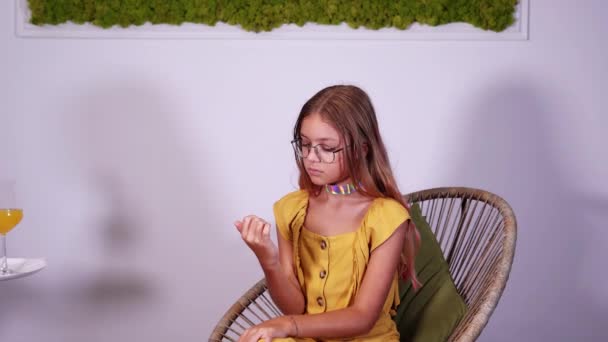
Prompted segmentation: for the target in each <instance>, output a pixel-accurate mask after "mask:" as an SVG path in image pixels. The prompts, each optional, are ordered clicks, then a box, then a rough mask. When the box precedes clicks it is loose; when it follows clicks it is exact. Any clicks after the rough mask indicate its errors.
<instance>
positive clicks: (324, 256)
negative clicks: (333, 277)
mask: <svg viewBox="0 0 608 342" xmlns="http://www.w3.org/2000/svg"><path fill="white" fill-rule="evenodd" d="M319 247H320V248H321V250H322V252H321V258H320V260H319V261H320V266H321V269H320V271H319V278H320V279H321V280H320V283H321V286H320V290H321V293H320V294H319V296H318V297H317V305H319V307H321V308H322V310H323V311H326V302H325V298H324V296H323V294H324V293H325V284H326V282H327V279H326V276H327V267H328V266H329V249H328V247H329V245H328V242H327V241H326V240H325V239H322V240H321V241H320V242H319Z"/></svg>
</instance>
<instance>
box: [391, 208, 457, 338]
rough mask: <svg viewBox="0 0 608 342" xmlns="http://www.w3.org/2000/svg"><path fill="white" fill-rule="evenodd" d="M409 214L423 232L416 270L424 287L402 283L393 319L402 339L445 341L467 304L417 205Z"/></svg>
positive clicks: (421, 233)
mask: <svg viewBox="0 0 608 342" xmlns="http://www.w3.org/2000/svg"><path fill="white" fill-rule="evenodd" d="M410 215H411V217H412V221H413V222H414V224H415V225H416V227H417V228H418V231H419V232H420V239H421V245H420V250H419V251H418V255H417V256H416V271H417V274H418V279H419V280H420V282H421V283H422V287H421V288H420V289H419V290H418V291H417V292H415V291H414V289H413V288H412V286H411V282H410V281H408V282H407V283H405V282H403V281H401V282H400V283H399V294H400V297H401V304H400V305H399V307H398V308H397V315H396V316H395V317H394V320H395V322H396V324H397V329H399V333H400V334H401V341H415V342H433V341H446V340H447V338H448V337H449V336H450V334H451V333H452V330H454V328H455V327H456V325H457V324H458V322H459V321H460V320H461V319H462V317H463V316H464V314H465V313H466V311H467V306H466V304H465V303H464V301H463V300H462V297H461V296H460V295H459V294H458V292H457V291H456V287H455V286H454V282H453V280H452V276H451V275H450V271H449V268H448V264H447V262H446V261H445V259H444V257H443V253H442V251H441V247H439V243H437V239H436V238H435V234H433V231H432V230H431V228H430V227H429V224H428V223H427V222H426V218H425V217H424V216H422V212H421V211H420V207H419V206H418V204H414V205H412V208H411V210H410Z"/></svg>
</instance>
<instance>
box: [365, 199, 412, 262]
mask: <svg viewBox="0 0 608 342" xmlns="http://www.w3.org/2000/svg"><path fill="white" fill-rule="evenodd" d="M373 205H374V206H373V208H371V209H372V210H371V212H370V213H369V217H368V218H367V222H366V223H367V226H368V232H369V234H370V242H369V243H370V251H373V250H374V249H376V247H378V246H380V245H382V244H383V243H384V241H386V240H387V239H388V238H389V237H390V236H391V235H393V233H394V232H395V231H396V230H397V228H399V226H400V225H401V224H402V223H403V222H405V221H407V220H409V219H410V214H409V212H408V211H407V209H405V207H404V206H403V205H402V204H401V203H399V202H397V201H396V200H394V199H392V198H381V199H378V200H377V201H376V202H375V203H374V204H373Z"/></svg>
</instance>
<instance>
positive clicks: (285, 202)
mask: <svg viewBox="0 0 608 342" xmlns="http://www.w3.org/2000/svg"><path fill="white" fill-rule="evenodd" d="M307 202H308V192H307V191H306V190H303V189H300V190H296V191H292V192H290V193H288V194H286V195H284V196H283V197H281V198H280V199H279V200H278V201H276V202H275V203H274V207H275V208H279V209H288V208H289V207H293V206H297V207H299V206H301V205H303V204H304V205H305V204H306V203H307Z"/></svg>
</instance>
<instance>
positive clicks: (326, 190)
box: [318, 177, 362, 204]
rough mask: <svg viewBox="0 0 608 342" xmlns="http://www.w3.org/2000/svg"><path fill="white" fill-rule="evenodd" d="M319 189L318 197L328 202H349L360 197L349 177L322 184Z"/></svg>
mask: <svg viewBox="0 0 608 342" xmlns="http://www.w3.org/2000/svg"><path fill="white" fill-rule="evenodd" d="M320 190H321V191H320V193H319V195H318V199H320V200H322V201H324V202H328V203H335V204H338V203H344V202H350V201H352V200H360V199H361V197H362V195H361V194H360V193H359V192H358V187H357V186H355V184H354V183H353V181H352V179H351V178H350V177H349V178H346V179H343V180H341V181H339V182H336V183H333V184H327V185H323V186H321V189H320ZM343 192H344V193H343Z"/></svg>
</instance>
